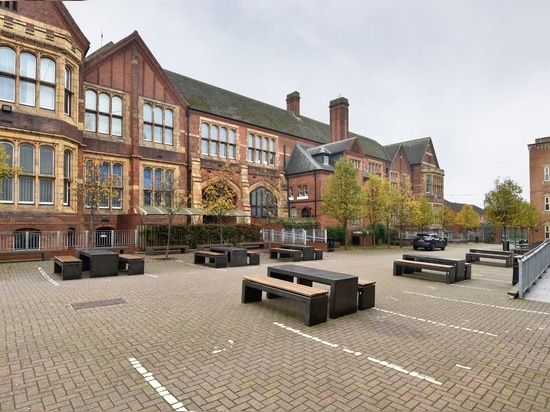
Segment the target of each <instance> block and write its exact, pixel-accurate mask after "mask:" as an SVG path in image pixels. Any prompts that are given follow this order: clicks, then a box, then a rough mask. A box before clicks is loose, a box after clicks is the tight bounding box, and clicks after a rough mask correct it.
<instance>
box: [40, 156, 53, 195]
mask: <svg viewBox="0 0 550 412" xmlns="http://www.w3.org/2000/svg"><path fill="white" fill-rule="evenodd" d="M53 162H54V151H53V149H52V148H51V147H48V146H42V147H41V148H40V150H39V167H40V170H39V177H38V189H39V195H38V201H39V202H40V203H42V204H48V205H53V197H54V187H55V175H54V164H53Z"/></svg>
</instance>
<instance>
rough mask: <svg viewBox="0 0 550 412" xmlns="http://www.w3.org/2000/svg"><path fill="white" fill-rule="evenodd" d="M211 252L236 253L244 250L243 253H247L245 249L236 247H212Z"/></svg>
mask: <svg viewBox="0 0 550 412" xmlns="http://www.w3.org/2000/svg"><path fill="white" fill-rule="evenodd" d="M210 250H211V251H213V252H216V251H219V252H234V251H239V250H242V251H245V252H246V249H245V248H242V247H235V246H212V247H211V248H210Z"/></svg>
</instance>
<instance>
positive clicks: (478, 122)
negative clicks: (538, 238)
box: [65, 0, 550, 207]
mask: <svg viewBox="0 0 550 412" xmlns="http://www.w3.org/2000/svg"><path fill="white" fill-rule="evenodd" d="M65 4H66V6H67V8H68V9H69V11H70V12H71V14H72V16H73V17H74V19H75V20H76V22H77V23H78V24H79V26H80V27H81V29H82V31H83V32H84V34H85V35H86V37H87V38H88V39H89V40H90V42H91V48H90V51H95V50H97V49H98V48H99V47H100V46H101V44H105V43H107V42H109V41H113V42H117V41H119V40H121V39H122V38H124V37H126V36H128V35H129V34H131V33H132V32H133V31H134V30H137V31H138V32H139V34H140V36H141V37H142V38H143V40H144V41H145V43H146V44H147V46H148V47H149V49H150V50H151V52H152V53H153V55H154V56H155V57H156V59H157V60H158V62H159V64H160V65H161V66H162V67H164V68H165V69H169V70H172V71H175V72H178V73H180V74H183V75H186V76H189V77H192V78H194V79H197V80H200V81H203V82H206V83H209V84H212V85H215V86H218V87H221V88H224V89H227V90H230V91H232V92H235V93H238V94H242V95H244V96H247V97H250V98H253V99H256V100H259V101H262V102H265V103H269V104H271V105H274V106H277V107H280V108H283V109H284V108H286V102H285V99H286V95H287V94H288V93H290V92H293V91H295V90H297V91H299V92H300V95H301V114H302V115H304V116H307V117H310V118H313V119H315V120H318V121H322V122H325V123H328V122H329V111H328V104H329V101H330V100H332V99H335V98H337V97H339V96H342V97H346V98H347V99H348V100H349V103H350V107H349V121H350V130H351V131H352V132H355V133H358V134H361V135H364V136H368V137H370V138H373V139H375V140H377V141H378V142H380V143H381V144H384V145H385V144H390V143H395V142H399V141H404V140H410V139H416V138H420V137H426V136H430V137H431V138H432V139H433V141H434V144H435V149H436V153H437V156H438V160H439V163H440V166H441V167H442V168H443V169H444V170H445V198H446V199H447V200H449V201H452V202H460V203H469V204H475V205H477V206H480V207H483V199H484V196H485V194H486V193H487V192H488V191H490V190H491V189H492V188H493V187H494V180H495V179H496V178H499V177H500V178H505V177H510V178H511V179H513V180H514V181H516V182H517V183H519V184H520V185H521V186H522V187H523V191H524V192H523V195H524V197H525V198H526V199H529V177H528V172H529V170H528V169H529V162H528V151H527V145H528V144H529V143H532V142H534V139H535V138H538V137H543V136H548V135H550V124H549V119H550V118H549V116H548V111H549V109H550V107H549V106H550V105H546V104H545V103H546V98H547V96H550V50H549V49H550V42H549V40H550V25H548V21H550V2H548V1H546V0H529V1H519V0H518V1H510V0H339V1H334V0H147V1H145V0H116V1H113V0H88V1H81V2H65ZM102 33H103V38H102V37H101V34H102Z"/></svg>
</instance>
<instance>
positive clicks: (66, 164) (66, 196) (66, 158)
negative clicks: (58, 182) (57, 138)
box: [63, 150, 72, 206]
mask: <svg viewBox="0 0 550 412" xmlns="http://www.w3.org/2000/svg"><path fill="white" fill-rule="evenodd" d="M71 164H72V153H71V152H70V151H69V150H65V152H64V153H63V204H64V205H65V206H70V204H71Z"/></svg>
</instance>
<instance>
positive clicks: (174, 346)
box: [0, 245, 550, 411]
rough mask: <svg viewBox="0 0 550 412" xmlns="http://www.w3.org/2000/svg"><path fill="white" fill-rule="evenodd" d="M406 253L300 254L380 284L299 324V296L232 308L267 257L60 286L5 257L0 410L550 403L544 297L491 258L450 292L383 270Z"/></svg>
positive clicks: (181, 259) (153, 262) (155, 267)
mask: <svg viewBox="0 0 550 412" xmlns="http://www.w3.org/2000/svg"><path fill="white" fill-rule="evenodd" d="M469 246H471V245H450V246H449V247H448V248H447V249H446V250H445V251H435V252H419V253H422V254H424V253H429V254H437V255H440V256H452V257H463V256H464V253H465V251H466V250H467V248H468V247H469ZM478 246H479V245H478ZM494 247H495V248H496V247H497V246H494ZM404 252H407V253H410V252H411V249H410V248H403V249H399V248H395V249H386V248H380V249H377V250H366V251H364V250H363V251H358V250H348V251H344V250H337V251H336V252H333V253H326V254H325V259H324V260H322V261H312V262H303V263H300V264H302V265H306V266H311V267H320V268H323V269H328V270H334V271H340V272H346V273H352V274H356V275H359V276H360V277H362V278H367V279H371V280H374V281H376V307H375V308H373V309H369V310H365V311H360V312H357V313H356V314H353V315H348V316H345V317H342V318H338V319H329V320H328V322H326V323H323V324H320V325H317V326H314V327H310V328H308V327H306V326H305V325H304V323H303V321H304V316H303V306H301V305H300V304H299V303H296V302H293V301H289V300H287V299H274V300H271V301H266V300H264V301H262V302H261V303H251V304H246V305H244V304H241V303H240V297H241V277H242V276H243V275H246V274H248V275H249V274H265V273H266V272H267V269H266V267H267V265H269V264H275V265H276V264H280V263H282V262H280V261H275V260H270V259H269V258H268V255H267V254H262V264H261V265H260V266H249V267H242V268H240V267H235V268H227V269H213V268H209V267H205V266H202V265H194V264H193V263H192V253H190V254H186V255H172V256H171V259H170V260H162V258H160V257H146V261H145V272H146V274H145V275H136V276H127V275H125V274H124V273H122V272H121V275H120V276H118V277H104V278H93V279H90V278H85V279H82V280H70V281H61V279H60V275H59V274H54V273H53V261H49V262H41V261H40V262H21V263H2V264H0V305H1V317H0V410H1V411H12V410H17V411H26V410H29V411H42V410H46V411H71V410H79V411H91V410H94V411H96V410H117V411H118V410H120V411H122V410H124V411H128V410H131V411H138V410H148V411H156V410H159V411H170V410H182V411H185V410H195V411H199V410H201V411H202V410H205V411H206V410H208V411H212V410H218V411H226V410H227V411H228V410H230V411H236V410H267V411H270V410H300V411H307V410H315V411H318V410H327V411H334V410H342V411H348V410H388V411H394V410H419V411H420V410H422V411H424V410H426V411H435V410H437V411H440V410H446V411H465V410H466V411H468V410H470V411H474V410H475V411H482V410H491V411H517V410H533V411H542V410H547V409H549V408H550V404H549V400H550V380H549V379H548V376H549V373H548V372H549V369H550V360H549V359H548V354H549V350H550V340H549V339H548V338H549V333H550V325H549V321H550V304H549V303H545V302H537V301H528V300H520V299H510V298H509V297H508V295H507V292H508V290H509V289H510V288H511V278H512V269H510V268H504V265H503V264H502V263H500V262H495V263H481V264H475V265H473V271H472V279H471V280H467V281H464V282H460V283H456V284H451V285H447V284H444V283H439V282H431V281H426V280H419V279H414V278H409V277H396V276H393V275H392V260H393V259H394V258H398V257H400V256H401V254H402V253H404ZM285 263H286V262H285ZM316 286H318V287H325V286H324V285H317V284H316ZM89 302H92V303H91V304H90V303H89ZM101 302H106V304H101ZM75 308H77V309H75Z"/></svg>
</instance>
